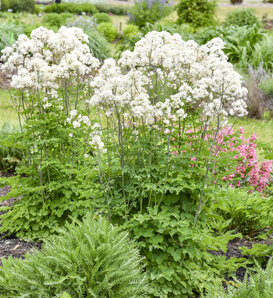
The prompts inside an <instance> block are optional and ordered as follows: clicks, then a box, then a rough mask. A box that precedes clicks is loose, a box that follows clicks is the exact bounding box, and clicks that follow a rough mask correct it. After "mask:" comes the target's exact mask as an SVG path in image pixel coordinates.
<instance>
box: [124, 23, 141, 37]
mask: <svg viewBox="0 0 273 298" xmlns="http://www.w3.org/2000/svg"><path fill="white" fill-rule="evenodd" d="M137 34H139V28H138V26H136V25H133V24H129V25H128V26H126V27H125V28H124V29H123V36H124V37H125V38H133V37H134V36H136V35H137Z"/></svg>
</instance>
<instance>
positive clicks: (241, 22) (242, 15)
mask: <svg viewBox="0 0 273 298" xmlns="http://www.w3.org/2000/svg"><path fill="white" fill-rule="evenodd" d="M254 24H255V25H257V26H261V22H260V21H259V19H258V18H257V17H256V16H255V14H254V10H253V9H251V8H248V9H243V10H238V11H231V12H229V13H228V15H227V18H226V20H225V26H231V25H235V26H253V25H254Z"/></svg>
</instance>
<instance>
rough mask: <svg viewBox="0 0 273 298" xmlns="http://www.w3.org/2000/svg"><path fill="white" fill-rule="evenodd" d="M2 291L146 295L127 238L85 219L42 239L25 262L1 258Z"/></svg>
mask: <svg viewBox="0 0 273 298" xmlns="http://www.w3.org/2000/svg"><path fill="white" fill-rule="evenodd" d="M2 262H3V268H1V269H0V288H2V289H3V291H5V292H4V293H6V295H12V296H13V295H16V296H17V295H19V296H27V297H60V296H61V295H62V294H64V292H66V293H67V294H68V295H70V296H71V297H75V298H76V297H77V298H81V297H82V298H83V297H121V298H122V297H124V298H127V297H140V296H141V294H142V293H143V292H145V290H146V286H145V283H146V282H145V277H144V274H143V273H142V266H141V259H140V257H139V253H138V250H137V249H136V245H135V244H134V243H133V242H131V241H130V240H129V238H128V235H127V233H125V232H121V231H120V229H118V228H116V227H113V226H112V225H111V224H110V223H109V222H107V221H106V220H105V219H103V218H99V219H97V220H95V219H94V218H93V215H88V216H87V217H86V219H85V220H84V221H83V223H81V222H78V221H76V222H74V223H73V224H72V225H67V226H66V229H63V230H61V231H60V235H59V236H57V237H56V236H55V237H51V238H50V239H49V240H45V243H44V246H43V249H42V251H37V250H36V251H34V252H33V253H32V254H29V253H28V254H27V255H26V259H25V260H22V259H13V258H9V259H8V260H5V259H4V258H3V259H2Z"/></svg>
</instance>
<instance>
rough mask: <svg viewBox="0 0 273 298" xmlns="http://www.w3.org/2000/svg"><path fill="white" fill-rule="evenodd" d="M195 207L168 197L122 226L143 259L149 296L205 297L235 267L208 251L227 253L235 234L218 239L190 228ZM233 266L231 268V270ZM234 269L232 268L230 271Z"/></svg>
mask: <svg viewBox="0 0 273 298" xmlns="http://www.w3.org/2000/svg"><path fill="white" fill-rule="evenodd" d="M194 209H195V207H194V205H192V203H191V202H190V199H189V198H188V197H187V196H186V195H182V196H177V197H174V196H169V197H167V198H166V199H165V201H164V204H163V205H161V207H157V206H155V207H153V208H148V209H147V212H145V213H142V214H141V213H138V214H136V215H135V216H134V217H133V219H132V220H131V221H129V222H128V223H127V224H126V225H125V226H126V228H127V229H129V230H130V231H131V234H132V235H133V236H134V238H135V239H136V240H137V242H138V243H139V247H140V249H141V250H140V252H141V254H142V255H144V256H145V258H146V260H147V261H146V266H145V267H146V273H147V275H148V278H149V281H150V288H149V295H150V296H152V297H170V296H175V297H188V296H193V295H194V294H196V293H201V294H205V293H206V292H207V290H208V288H209V287H210V286H211V285H212V284H215V285H217V284H219V283H221V277H220V276H221V274H222V273H223V272H226V273H231V272H232V271H233V270H234V269H235V268H236V267H238V266H239V265H238V264H239V263H240V261H241V260H238V262H239V263H238V264H236V261H235V260H234V259H230V260H229V262H226V260H225V258H224V257H216V256H214V255H212V254H210V253H208V252H207V250H218V249H219V248H221V249H223V250H224V251H225V250H226V247H225V245H226V243H227V242H228V241H229V240H230V239H232V238H233V237H235V235H231V234H229V233H228V234H224V235H223V236H221V237H219V238H217V237H214V236H212V233H211V232H210V231H209V229H208V228H205V227H204V226H203V227H202V225H198V227H196V228H192V224H191V222H192V220H193V215H192V214H191V212H192V211H194ZM233 266H234V267H233ZM232 267H233V268H232Z"/></svg>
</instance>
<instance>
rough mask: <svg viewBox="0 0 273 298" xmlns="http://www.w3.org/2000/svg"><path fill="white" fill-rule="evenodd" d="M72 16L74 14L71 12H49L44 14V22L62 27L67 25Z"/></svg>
mask: <svg viewBox="0 0 273 298" xmlns="http://www.w3.org/2000/svg"><path fill="white" fill-rule="evenodd" d="M72 17H73V14H71V13H62V14H57V13H47V14H45V15H44V17H43V20H42V23H43V24H46V25H48V26H51V27H56V28H60V27H61V26H63V25H65V23H66V20H67V19H70V18H72Z"/></svg>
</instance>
